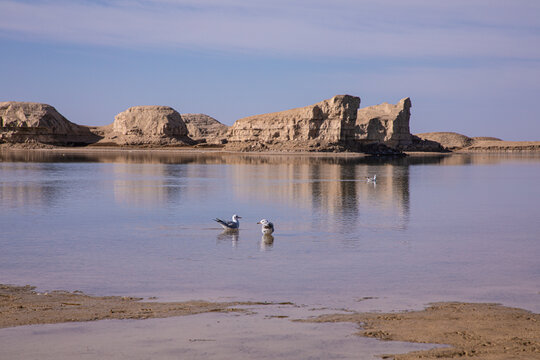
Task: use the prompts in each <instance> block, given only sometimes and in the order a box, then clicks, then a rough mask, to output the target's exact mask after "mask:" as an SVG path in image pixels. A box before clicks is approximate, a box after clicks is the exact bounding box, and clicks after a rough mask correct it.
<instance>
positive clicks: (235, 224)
mask: <svg viewBox="0 0 540 360" xmlns="http://www.w3.org/2000/svg"><path fill="white" fill-rule="evenodd" d="M241 218H242V217H241V216H238V215H236V214H234V215H233V216H232V221H223V220H221V219H214V221H217V222H218V223H219V224H220V225H221V227H222V228H224V229H225V230H228V229H238V228H239V227H240V221H238V219H241Z"/></svg>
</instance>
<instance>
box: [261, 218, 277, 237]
mask: <svg viewBox="0 0 540 360" xmlns="http://www.w3.org/2000/svg"><path fill="white" fill-rule="evenodd" d="M257 224H261V225H262V227H261V231H262V233H263V234H264V235H270V234H271V233H273V232H274V224H272V223H271V222H270V221H268V220H266V219H262V220H261V221H259V222H258V223H257Z"/></svg>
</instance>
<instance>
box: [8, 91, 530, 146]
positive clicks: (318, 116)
mask: <svg viewBox="0 0 540 360" xmlns="http://www.w3.org/2000/svg"><path fill="white" fill-rule="evenodd" d="M360 102H361V100H360V98H359V97H357V96H352V95H336V96H334V97H332V98H330V99H327V100H323V101H320V102H318V103H316V104H313V105H309V106H305V107H301V108H295V109H290V110H284V111H279V112H274V113H268V114H261V115H254V116H249V117H245V118H241V119H239V120H236V122H235V123H234V124H233V125H232V126H230V127H229V126H227V125H224V124H222V123H220V122H219V121H218V120H216V119H214V118H212V117H210V116H208V115H205V114H180V113H179V112H178V111H177V110H175V109H174V108H172V107H169V106H158V105H148V106H133V107H130V108H129V109H127V110H125V111H123V112H121V113H119V114H117V115H116V116H115V118H114V121H113V122H112V124H109V125H106V126H83V125H78V124H76V123H74V122H72V121H70V120H68V119H66V118H65V117H64V116H63V115H61V114H60V113H59V112H58V111H57V110H56V109H55V108H54V107H53V106H51V105H48V104H42V103H32V102H15V101H8V102H0V144H1V145H2V147H8V148H9V147H23V148H28V147H29V148H32V147H37V148H40V147H51V146H68V147H69V146H78V147H95V146H100V147H104V146H105V147H142V148H149V147H150V148H160V147H168V148H170V147H182V148H205V147H212V148H218V149H224V150H228V151H255V152H260V151H277V152H281V151H285V152H295V151H308V152H357V153H367V154H375V155H402V154H403V152H417V151H421V152H426V151H427V152H448V151H469V150H470V151H538V150H540V142H527V144H523V143H522V142H517V143H516V142H512V143H508V142H504V141H500V140H499V139H494V138H469V137H467V136H464V135H460V134H455V133H425V134H418V135H413V134H411V133H410V120H411V110H410V109H411V107H412V101H411V99H410V98H408V97H407V98H403V99H401V100H400V101H398V102H397V103H396V104H389V103H383V104H380V105H375V106H369V107H365V108H360ZM448 134H450V135H448Z"/></svg>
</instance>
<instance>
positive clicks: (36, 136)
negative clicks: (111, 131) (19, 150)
mask: <svg viewBox="0 0 540 360" xmlns="http://www.w3.org/2000/svg"><path fill="white" fill-rule="evenodd" d="M97 139H98V138H97V137H96V135H94V134H92V133H91V132H90V129H89V128H88V127H84V126H80V125H77V124H74V123H72V122H70V121H69V120H67V119H66V118H65V117H64V116H62V115H61V114H60V113H59V112H58V111H56V109H55V108H54V107H52V106H50V105H47V104H41V103H34V102H18V101H7V102H0V143H1V142H8V143H24V142H36V143H42V144H51V145H82V144H88V143H91V142H94V141H97Z"/></svg>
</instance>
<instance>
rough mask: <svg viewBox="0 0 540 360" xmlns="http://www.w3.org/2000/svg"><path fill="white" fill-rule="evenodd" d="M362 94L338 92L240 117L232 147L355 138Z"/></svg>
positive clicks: (319, 144) (316, 144)
mask: <svg viewBox="0 0 540 360" xmlns="http://www.w3.org/2000/svg"><path fill="white" fill-rule="evenodd" d="M359 105H360V98H359V97H356V96H351V95H337V96H334V97H333V98H331V99H329V100H323V101H321V102H318V103H316V104H314V105H310V106H306V107H302V108H296V109H291V110H285V111H280V112H275V113H269V114H263V115H255V116H250V117H246V118H242V119H239V120H237V121H236V122H235V123H234V124H233V126H232V127H231V128H230V129H229V133H228V137H227V139H228V141H229V143H228V144H227V145H228V147H229V148H231V147H232V148H245V147H246V146H247V147H248V148H247V149H250V147H251V148H256V147H262V148H266V147H269V148H276V147H277V148H283V149H288V148H297V149H308V148H326V147H330V146H333V145H336V144H339V143H346V142H349V141H352V140H354V128H355V125H356V113H357V111H358V107H359Z"/></svg>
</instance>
